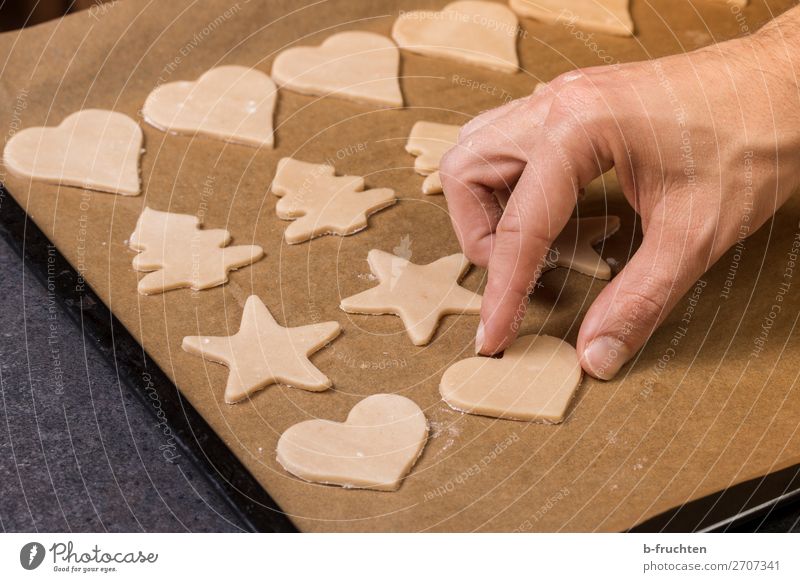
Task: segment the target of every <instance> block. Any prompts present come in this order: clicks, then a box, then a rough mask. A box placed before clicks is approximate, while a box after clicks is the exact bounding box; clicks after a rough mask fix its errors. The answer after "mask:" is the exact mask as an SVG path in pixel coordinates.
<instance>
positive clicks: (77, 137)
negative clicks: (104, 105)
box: [3, 109, 144, 196]
mask: <svg viewBox="0 0 800 582" xmlns="http://www.w3.org/2000/svg"><path fill="white" fill-rule="evenodd" d="M143 139H144V138H143V135H142V130H141V128H140V127H139V126H138V125H137V123H136V122H135V121H134V120H133V119H131V118H130V117H128V116H127V115H123V114H122V113H117V112H116V111H105V110H103V109H84V110H82V111H78V112H76V113H73V114H72V115H69V116H67V117H66V118H65V119H64V121H62V122H61V125H58V126H56V127H29V128H27V129H23V130H22V131H20V132H18V133H16V134H14V136H13V137H12V138H11V139H10V140H8V143H7V144H6V147H5V150H3V162H4V163H5V166H6V168H8V171H9V172H11V173H12V174H15V175H17V176H22V177H24V178H30V179H32V180H41V181H42V182H49V183H52V184H63V185H65V186H77V187H78V188H87V189H89V190H99V191H101V192H111V193H112V194H123V195H126V196H136V195H137V194H139V192H140V183H139V157H140V156H141V155H142V141H143Z"/></svg>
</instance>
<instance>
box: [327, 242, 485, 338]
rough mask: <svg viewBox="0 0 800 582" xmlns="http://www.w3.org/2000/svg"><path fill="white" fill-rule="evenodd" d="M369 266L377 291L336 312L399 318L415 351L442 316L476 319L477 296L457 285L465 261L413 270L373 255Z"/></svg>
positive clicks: (396, 259)
mask: <svg viewBox="0 0 800 582" xmlns="http://www.w3.org/2000/svg"><path fill="white" fill-rule="evenodd" d="M367 260H368V261H369V268H370V270H371V271H372V274H373V275H375V277H377V279H378V281H379V284H378V286H377V287H374V288H372V289H369V290H367V291H364V292H362V293H359V294H358V295H353V296H352V297H347V298H346V299H343V300H342V302H341V305H340V307H341V308H342V309H343V310H344V311H346V312H348V313H366V314H371V315H386V314H394V315H398V316H399V317H400V319H402V320H403V324H404V325H405V327H406V332H407V333H408V337H410V338H411V341H412V342H413V343H414V345H415V346H424V345H425V344H427V343H428V342H430V341H431V338H432V337H433V334H434V332H435V331H436V328H437V326H438V325H439V320H440V319H441V318H442V317H443V316H445V315H449V314H460V313H469V314H478V313H480V310H481V296H480V295H478V294H477V293H473V292H472V291H468V290H466V289H464V288H463V287H461V286H460V285H459V284H458V282H459V280H460V279H461V277H463V276H464V274H465V273H466V272H467V270H468V269H469V261H468V260H467V258H466V257H465V256H464V255H462V254H460V253H458V254H455V255H450V256H449V257H443V258H441V259H439V260H437V261H434V262H433V263H430V264H428V265H415V264H414V263H412V262H410V261H409V260H407V259H404V258H402V257H398V256H395V255H392V254H389V253H386V252H384V251H379V250H371V251H370V252H369V255H368V257H367Z"/></svg>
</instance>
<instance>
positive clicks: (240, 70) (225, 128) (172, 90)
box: [142, 65, 278, 147]
mask: <svg viewBox="0 0 800 582" xmlns="http://www.w3.org/2000/svg"><path fill="white" fill-rule="evenodd" d="M277 95H278V88H277V87H276V86H275V83H273V82H272V79H270V78H269V76H268V75H266V74H265V73H262V72H261V71H258V70H256V69H251V68H250V67H240V66H237V65H228V66H224V67H216V68H214V69H211V70H209V71H206V72H205V73H203V74H202V75H201V76H200V78H199V79H197V80H196V81H176V82H175V83H167V84H166V85H161V86H160V87H156V88H155V89H154V90H153V91H152V92H151V93H150V95H148V96H147V100H146V101H145V102H144V107H143V108H142V114H143V115H144V119H145V121H147V123H149V124H150V125H152V126H154V127H157V128H158V129H160V130H162V131H171V132H174V133H183V134H188V135H195V134H199V135H207V136H209V137H213V138H217V139H223V140H225V141H229V142H233V143H240V144H244V145H249V146H256V147H258V146H267V147H272V145H273V143H274V138H273V135H274V132H273V129H272V113H273V111H274V109H275V100H276V98H277Z"/></svg>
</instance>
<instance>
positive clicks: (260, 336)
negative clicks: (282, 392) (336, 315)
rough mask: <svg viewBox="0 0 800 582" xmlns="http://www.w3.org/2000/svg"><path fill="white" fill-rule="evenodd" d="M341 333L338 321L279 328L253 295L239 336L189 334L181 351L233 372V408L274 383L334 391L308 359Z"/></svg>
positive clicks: (228, 392)
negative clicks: (215, 363) (220, 365)
mask: <svg viewBox="0 0 800 582" xmlns="http://www.w3.org/2000/svg"><path fill="white" fill-rule="evenodd" d="M340 330H341V328H340V327H339V324H338V323H336V322H335V321H327V322H325V323H315V324H312V325H304V326H302V327H283V326H280V325H278V323H277V322H276V321H275V319H274V318H273V317H272V314H271V313H270V312H269V310H268V309H267V307H266V306H265V305H264V303H263V302H262V301H261V299H259V298H258V297H256V296H255V295H251V296H250V297H248V298H247V302H246V303H245V305H244V313H242V324H241V326H240V327H239V331H238V332H236V334H234V335H232V336H222V337H206V336H188V337H185V338H183V349H184V350H186V351H187V352H189V353H190V354H194V355H195V356H200V357H201V358H204V359H206V360H210V361H212V362H217V363H218V364H222V365H224V366H227V367H228V368H229V369H230V373H229V374H228V383H227V385H226V386H225V402H226V403H228V404H235V403H236V402H239V401H240V400H243V399H245V398H247V397H249V396H250V395H251V394H253V393H254V392H258V391H259V390H262V389H264V388H266V387H267V386H271V385H272V384H284V385H286V386H292V387H294V388H302V389H303V390H310V391H312V392H320V391H322V390H327V389H328V388H330V387H331V381H330V380H329V379H328V377H327V376H325V375H324V374H323V373H322V372H320V371H319V370H318V369H317V368H316V367H315V366H314V364H312V363H311V362H310V361H309V359H308V358H309V356H310V355H311V354H313V353H314V352H316V351H318V350H319V349H321V348H322V347H324V346H325V345H327V344H328V343H330V342H331V340H333V339H334V338H335V337H336V336H338V335H339V332H340Z"/></svg>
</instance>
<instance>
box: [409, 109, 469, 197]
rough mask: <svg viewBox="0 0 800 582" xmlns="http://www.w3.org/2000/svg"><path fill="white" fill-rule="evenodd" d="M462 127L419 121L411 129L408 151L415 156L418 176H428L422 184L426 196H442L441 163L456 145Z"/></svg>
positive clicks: (415, 168)
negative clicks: (444, 156)
mask: <svg viewBox="0 0 800 582" xmlns="http://www.w3.org/2000/svg"><path fill="white" fill-rule="evenodd" d="M460 130H461V127H460V126H458V125H447V124H445V123H433V122H431V121H418V122H417V123H415V124H414V127H412V128H411V134H410V135H409V136H408V143H406V151H407V152H408V153H410V154H411V155H413V156H417V159H416V160H414V170H416V172H417V173H418V174H421V175H423V176H427V178H425V181H424V182H423V183H422V192H423V193H424V194H441V193H442V181H441V179H440V178H439V162H440V161H441V160H442V156H443V155H444V153H445V152H446V151H447V150H449V149H450V148H452V147H453V146H454V145H456V142H457V141H458V132H459V131H460Z"/></svg>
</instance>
